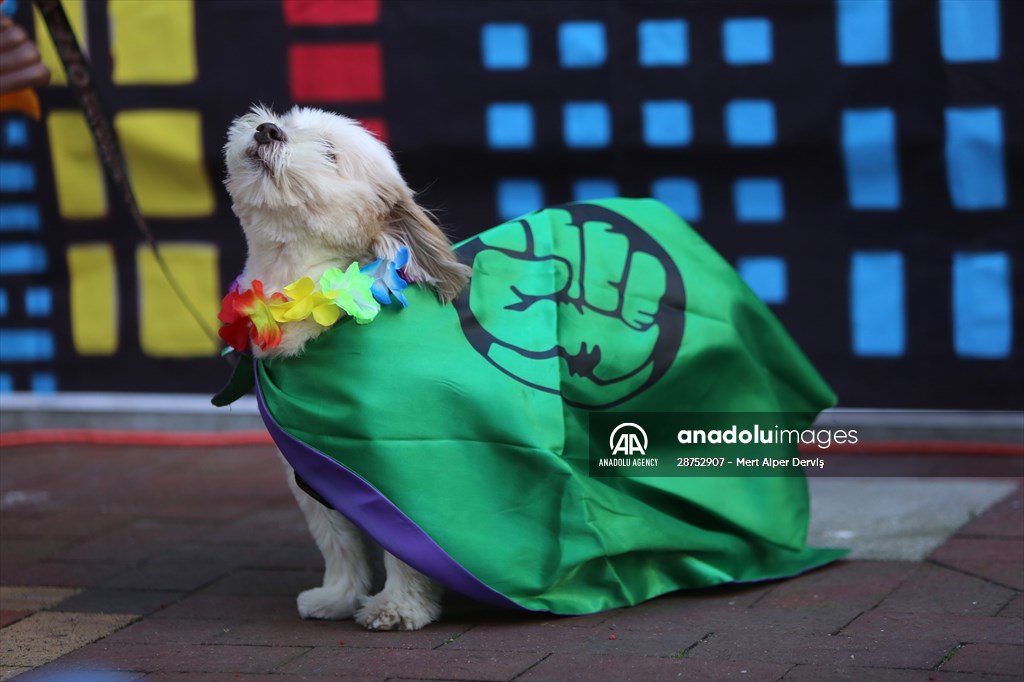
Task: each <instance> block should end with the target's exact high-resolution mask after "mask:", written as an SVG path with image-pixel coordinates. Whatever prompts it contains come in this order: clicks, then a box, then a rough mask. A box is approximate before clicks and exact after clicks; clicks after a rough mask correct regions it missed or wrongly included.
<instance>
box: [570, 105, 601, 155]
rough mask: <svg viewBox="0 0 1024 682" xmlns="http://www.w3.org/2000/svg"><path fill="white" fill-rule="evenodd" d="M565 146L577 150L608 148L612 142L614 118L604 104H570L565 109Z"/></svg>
mask: <svg viewBox="0 0 1024 682" xmlns="http://www.w3.org/2000/svg"><path fill="white" fill-rule="evenodd" d="M562 133H563V135H564V137H565V144H566V145H568V146H569V147H573V148H575V149H596V148H599V147H607V146H608V145H609V144H611V141H612V117H611V114H610V113H609V111H608V105H607V104H605V103H604V102H568V103H566V105H565V107H564V109H563V130H562Z"/></svg>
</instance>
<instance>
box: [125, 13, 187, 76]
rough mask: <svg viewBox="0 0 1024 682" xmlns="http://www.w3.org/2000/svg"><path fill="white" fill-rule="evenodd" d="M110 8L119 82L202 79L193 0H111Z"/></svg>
mask: <svg viewBox="0 0 1024 682" xmlns="http://www.w3.org/2000/svg"><path fill="white" fill-rule="evenodd" d="M107 11H108V12H109V15H110V31H111V45H110V52H111V55H112V56H113V59H114V83H115V84H116V85H180V84H182V83H191V82H193V81H194V80H195V79H196V73H197V67H196V36H195V8H194V7H193V3H192V0H175V1H173V2H170V1H168V0H164V1H163V2H139V0H110V2H109V4H108V5H107ZM156 36H159V37H158V38H157V39H154V37H156Z"/></svg>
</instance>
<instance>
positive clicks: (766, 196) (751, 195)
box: [732, 178, 785, 223]
mask: <svg viewBox="0 0 1024 682" xmlns="http://www.w3.org/2000/svg"><path fill="white" fill-rule="evenodd" d="M732 202H733V207H734V209H735V210H736V220H739V221H740V222H744V223H777V222H779V221H780V220H782V218H783V216H784V215H785V208H784V204H783V201H782V182H780V181H779V180H777V179H776V178H740V179H739V180H737V181H736V183H735V184H734V185H733V187H732Z"/></svg>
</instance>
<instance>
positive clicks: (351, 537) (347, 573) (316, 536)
mask: <svg viewBox="0 0 1024 682" xmlns="http://www.w3.org/2000/svg"><path fill="white" fill-rule="evenodd" d="M289 474H291V469H289ZM288 484H289V487H290V488H291V490H292V494H293V495H295V500H296V501H297V502H298V503H299V508H300V509H302V512H303V513H304V514H305V515H306V523H307V524H308V525H309V532H310V533H311V534H312V535H313V540H315V541H316V545H317V547H319V548H320V552H321V553H322V554H323V555H324V564H325V566H324V584H323V586H322V587H314V588H313V589H311V590H306V591H305V592H303V593H302V594H300V595H299V598H298V600H297V603H298V607H299V615H300V616H302V617H303V618H325V619H331V620H339V619H342V618H351V617H352V614H354V613H355V611H356V609H357V608H359V605H360V604H361V603H362V602H363V601H365V599H366V596H367V595H368V594H369V592H370V564H369V561H368V559H367V556H366V546H365V544H364V543H363V536H362V534H361V533H360V532H359V529H358V528H356V527H355V526H354V525H353V524H352V522H351V521H349V520H348V519H346V518H345V517H344V516H342V515H341V514H339V513H338V512H336V511H334V510H333V509H328V508H327V507H325V506H323V505H322V504H320V503H319V502H318V501H316V500H315V499H313V498H312V497H310V496H309V495H307V494H306V492H305V491H304V490H302V489H301V488H300V487H299V486H298V484H297V483H296V482H295V476H294V475H289V476H288Z"/></svg>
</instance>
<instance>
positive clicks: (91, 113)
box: [33, 0, 221, 348]
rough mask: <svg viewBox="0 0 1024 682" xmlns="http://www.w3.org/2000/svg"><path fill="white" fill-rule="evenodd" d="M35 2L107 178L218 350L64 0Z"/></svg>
mask: <svg viewBox="0 0 1024 682" xmlns="http://www.w3.org/2000/svg"><path fill="white" fill-rule="evenodd" d="M33 2H34V3H35V5H36V7H38V8H39V12H40V14H42V16H43V21H44V22H46V28H47V29H48V30H49V32H50V37H51V38H53V44H54V45H55V46H56V48H57V54H58V55H59V56H60V61H61V63H63V64H64V70H65V71H66V72H67V75H68V83H69V84H70V85H71V90H72V92H74V93H75V98H76V99H77V100H78V104H79V105H80V106H81V107H82V111H83V112H84V113H85V120H86V122H87V123H88V124H89V130H90V131H91V132H92V136H93V139H94V140H95V141H96V147H97V148H98V149H99V152H100V158H101V159H102V160H103V167H104V168H105V169H106V170H107V176H108V177H109V178H110V181H111V182H112V183H113V185H114V187H116V188H117V189H118V190H119V191H120V193H121V199H122V200H123V201H124V203H125V204H126V205H127V206H128V210H129V212H130V213H131V215H132V220H133V221H134V222H135V226H136V227H137V228H139V232H141V233H142V235H143V236H144V237H145V238H146V241H147V242H148V243H149V246H150V248H152V249H153V257H154V258H155V259H156V262H157V265H158V266H159V267H160V271H161V272H163V274H164V277H165V278H166V279H167V283H168V284H169V285H170V286H171V289H172V290H173V291H174V293H175V295H176V296H177V297H178V298H179V299H180V300H181V302H182V304H184V306H185V308H186V309H188V312H189V314H191V315H192V317H193V319H195V321H196V324H198V325H199V326H200V327H201V328H202V330H203V332H205V334H206V335H207V336H208V337H210V340H211V341H213V344H214V347H215V348H220V347H221V340H220V337H219V336H218V335H217V333H216V332H215V331H213V329H211V328H210V326H209V325H208V324H207V323H206V321H205V320H204V319H203V316H202V315H200V314H199V311H198V310H197V309H196V307H195V305H194V304H193V303H192V301H191V300H189V298H188V296H187V295H186V294H185V291H184V290H183V289H182V288H181V285H180V284H179V283H178V280H177V279H176V278H175V277H174V275H173V273H171V269H170V268H169V267H168V266H167V261H165V260H164V257H163V255H162V254H161V253H160V247H159V245H158V244H157V241H156V237H155V236H154V235H153V230H152V229H150V227H149V223H148V222H146V219H145V218H144V217H143V215H142V212H141V211H140V210H139V205H138V202H136V200H135V192H134V191H133V190H132V185H131V182H130V181H129V179H128V168H127V165H126V164H125V160H124V155H123V154H122V153H121V145H120V143H119V142H118V139H117V133H116V132H115V131H114V127H113V126H112V125H111V124H110V118H109V117H108V116H107V114H106V111H105V109H104V108H103V104H102V102H100V97H99V93H98V92H97V91H96V87H95V82H96V79H95V78H94V76H93V71H92V65H91V64H90V63H89V59H88V58H87V57H86V56H85V54H84V53H83V52H82V48H81V47H79V45H78V40H77V39H76V38H75V33H74V31H73V30H72V29H71V24H70V22H68V17H67V15H66V14H65V13H64V8H63V7H62V6H61V4H60V0H33Z"/></svg>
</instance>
